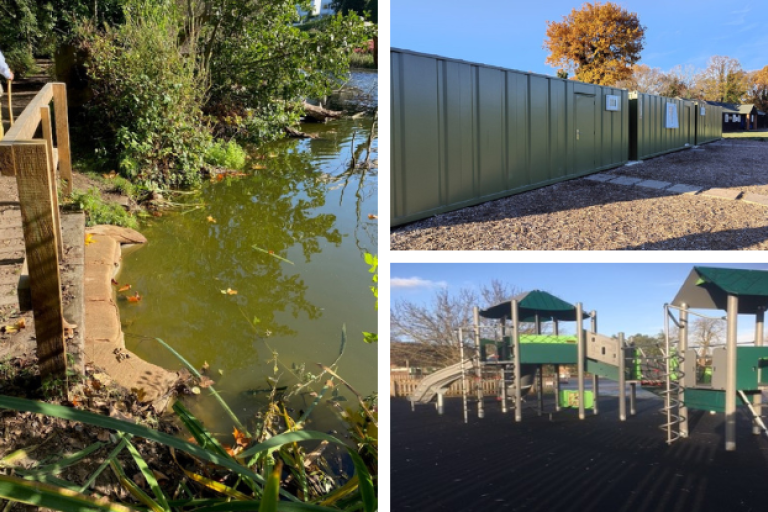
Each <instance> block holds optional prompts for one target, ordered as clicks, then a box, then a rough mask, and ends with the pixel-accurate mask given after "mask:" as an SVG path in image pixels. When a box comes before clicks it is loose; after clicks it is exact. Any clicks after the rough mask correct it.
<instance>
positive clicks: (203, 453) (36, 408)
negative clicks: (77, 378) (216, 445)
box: [0, 396, 339, 501]
mask: <svg viewBox="0 0 768 512" xmlns="http://www.w3.org/2000/svg"><path fill="white" fill-rule="evenodd" d="M0 407H5V408H7V409H13V410H16V411H26V412H34V413H38V414H45V415H47V416H53V417H54V418H61V419H65V420H73V421H79V422H82V423H87V424H89V425H95V426H97V427H102V428H109V429H113V430H118V431H120V432H123V433H125V434H131V435H135V436H139V437H143V438H145V439H149V440H151V441H155V442H158V443H161V444H164V445H166V446H170V447H173V448H176V449H177V450H181V451H183V452H186V453H188V454H190V455H194V456H195V457H197V458H199V459H202V460H204V461H207V462H211V463H213V464H218V465H220V466H223V467H225V468H227V469H229V470H230V471H232V472H234V473H236V474H238V475H242V476H243V477H244V478H246V479H251V480H254V481H256V482H258V483H260V484H261V485H265V484H266V481H265V480H264V478H262V477H261V475H258V474H256V473H254V472H253V471H251V470H250V469H248V468H246V467H244V466H242V465H240V464H238V463H237V462H235V461H233V460H232V459H231V458H229V457H222V456H221V455H219V454H217V453H212V452H210V451H207V450H204V449H203V448H201V447H199V446H196V445H194V444H192V443H188V442H186V441H183V440H181V439H178V438H176V437H173V436H170V435H168V434H164V433H162V432H158V431H156V430H152V429H150V428H147V427H145V426H143V425H137V424H135V423H130V422H127V421H122V420H118V419H115V418H110V417H107V416H102V415H100V414H94V413H92V412H87V411H80V410H78V409H71V408H69V407H63V406H61V405H52V404H46V403H43V402H36V401H34V400H28V399H26V398H17V397H11V396H0ZM337 442H339V441H338V440H337ZM280 494H281V495H282V496H284V497H285V498H287V499H289V500H291V501H299V499H298V498H297V497H296V496H293V495H291V494H290V493H288V492H287V491H284V490H282V489H281V491H280Z"/></svg>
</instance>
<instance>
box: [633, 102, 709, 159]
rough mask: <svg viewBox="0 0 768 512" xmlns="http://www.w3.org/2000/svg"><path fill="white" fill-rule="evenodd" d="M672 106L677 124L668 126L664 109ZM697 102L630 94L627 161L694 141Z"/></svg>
mask: <svg viewBox="0 0 768 512" xmlns="http://www.w3.org/2000/svg"><path fill="white" fill-rule="evenodd" d="M670 105H674V108H675V109H676V115H675V119H676V120H677V127H674V128H670V127H667V108H668V106H670ZM695 107H696V105H695V104H694V102H692V101H689V100H683V99H678V98H666V97H664V96H656V95H654V94H646V93H642V92H637V91H633V92H630V93H629V132H630V146H629V148H630V149H629V158H630V160H643V159H645V158H651V157H654V156H658V155H663V154H664V153H669V152H672V151H679V150H681V149H685V148H688V147H691V146H693V145H694V144H695V137H694V132H695V122H696V121H695V119H694V118H693V114H694V111H695Z"/></svg>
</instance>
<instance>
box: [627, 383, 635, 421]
mask: <svg viewBox="0 0 768 512" xmlns="http://www.w3.org/2000/svg"><path fill="white" fill-rule="evenodd" d="M636 398H637V382H630V383H629V415H630V416H634V415H635V414H637V409H636V408H635V399H636Z"/></svg>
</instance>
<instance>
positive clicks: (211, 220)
mask: <svg viewBox="0 0 768 512" xmlns="http://www.w3.org/2000/svg"><path fill="white" fill-rule="evenodd" d="M206 220H208V222H210V223H212V224H216V219H214V218H213V217H211V216H210V215H209V216H208V218H207V219H206Z"/></svg>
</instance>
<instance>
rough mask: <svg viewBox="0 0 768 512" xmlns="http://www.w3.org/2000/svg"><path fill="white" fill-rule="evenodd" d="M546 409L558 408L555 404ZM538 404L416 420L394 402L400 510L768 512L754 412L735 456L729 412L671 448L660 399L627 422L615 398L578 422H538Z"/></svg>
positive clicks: (647, 402) (696, 414)
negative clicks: (727, 442)
mask: <svg viewBox="0 0 768 512" xmlns="http://www.w3.org/2000/svg"><path fill="white" fill-rule="evenodd" d="M548 398H549V399H550V402H549V403H546V404H545V407H546V409H547V410H553V404H552V403H551V400H552V399H553V397H551V396H548ZM535 402H536V400H535V398H529V399H528V402H527V404H525V405H524V408H523V411H524V412H523V417H524V421H523V422H521V423H515V421H514V413H513V412H512V411H510V412H508V413H506V414H503V413H502V412H501V407H500V406H499V404H498V402H496V400H495V399H492V398H488V399H487V400H486V402H485V418H484V419H482V420H480V419H478V418H477V414H476V411H477V404H476V403H470V414H469V423H468V424H464V420H463V414H462V400H461V398H446V399H445V413H444V415H442V416H439V415H438V414H437V412H436V411H435V407H434V406H433V405H425V406H419V407H416V410H415V411H413V412H411V406H410V404H409V402H408V401H407V400H404V399H392V400H391V402H390V406H391V444H392V449H391V507H392V510H419V511H433V510H434V511H438V510H446V511H448V510H450V511H464V510H513V511H526V512H534V511H542V512H543V511H546V512H550V511H558V512H561V511H570V510H573V511H579V512H589V511H593V512H602V511H611V512H630V511H632V512H657V511H665V512H666V511H669V512H676V511H679V512H683V511H685V512H706V511H713V512H714V511H716V512H725V511H728V512H733V511H745V512H747V511H758V510H765V509H766V507H767V506H768V495H767V494H766V492H765V482H766V481H768V439H766V438H765V437H764V436H763V437H760V436H756V435H753V434H752V432H751V421H750V419H749V417H748V411H746V409H745V408H743V407H740V408H739V409H737V412H736V439H737V443H738V446H739V449H738V450H737V451H731V452H727V451H725V448H724V443H723V439H724V435H725V434H724V427H725V423H724V419H723V415H722V414H717V415H710V414H709V413H708V412H706V411H695V410H692V411H690V419H689V426H690V437H689V438H687V439H681V440H679V441H677V442H676V443H674V444H672V445H671V446H667V444H666V443H665V439H666V434H665V433H664V432H663V431H662V430H661V429H659V425H660V424H661V423H663V420H664V417H663V416H662V415H661V414H659V409H660V407H661V406H662V401H661V399H659V398H655V397H654V398H642V399H641V398H639V397H638V400H637V415H636V416H633V417H630V418H628V419H627V421H625V422H620V421H618V404H617V401H616V400H615V399H613V398H609V397H604V398H603V399H601V400H600V414H599V415H597V416H594V415H592V413H591V411H587V418H586V419H585V420H584V421H579V419H578V412H577V410H575V409H566V410H562V411H560V412H557V413H552V416H551V417H550V415H549V414H548V413H545V414H544V415H542V416H541V417H539V416H537V414H536V412H535V410H534V409H533V407H535Z"/></svg>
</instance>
